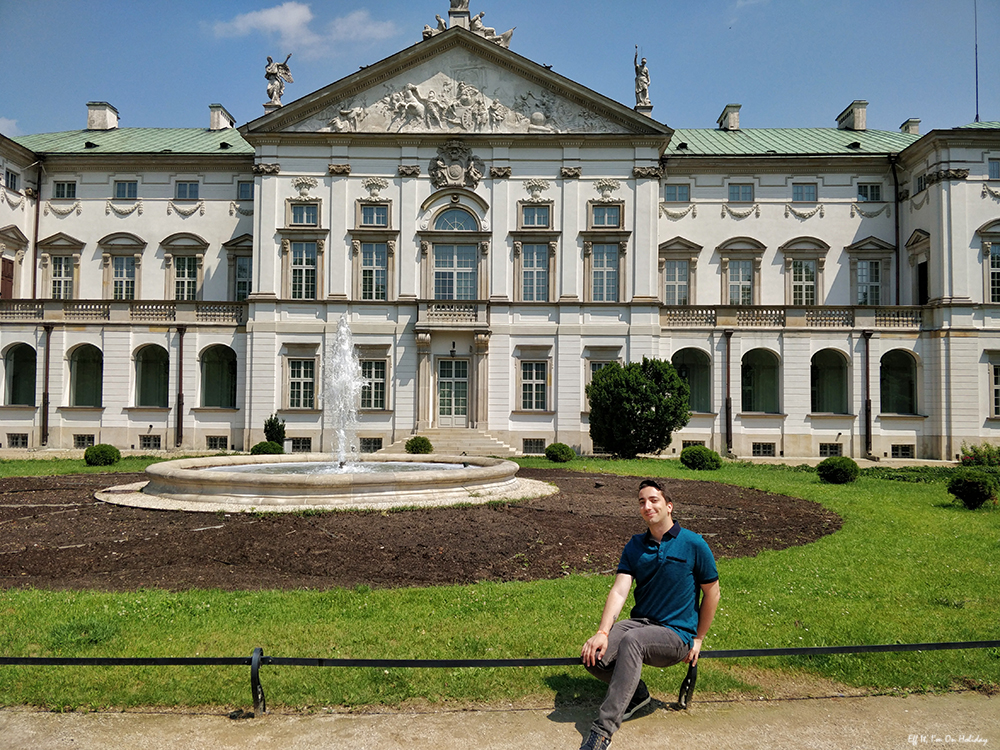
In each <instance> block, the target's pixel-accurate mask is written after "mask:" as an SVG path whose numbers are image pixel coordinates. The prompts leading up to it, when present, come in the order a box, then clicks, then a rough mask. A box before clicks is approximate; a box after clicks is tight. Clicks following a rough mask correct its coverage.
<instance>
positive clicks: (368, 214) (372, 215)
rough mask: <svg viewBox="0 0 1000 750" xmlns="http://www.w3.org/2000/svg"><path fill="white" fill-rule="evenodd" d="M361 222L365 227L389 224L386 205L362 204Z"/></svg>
mask: <svg viewBox="0 0 1000 750" xmlns="http://www.w3.org/2000/svg"><path fill="white" fill-rule="evenodd" d="M361 223H362V224H363V225H364V226H366V227H387V226H389V207H388V206H362V207H361Z"/></svg>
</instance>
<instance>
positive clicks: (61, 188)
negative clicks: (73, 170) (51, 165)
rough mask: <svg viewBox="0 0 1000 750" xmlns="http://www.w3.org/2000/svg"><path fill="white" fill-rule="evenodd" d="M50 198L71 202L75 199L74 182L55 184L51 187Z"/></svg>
mask: <svg viewBox="0 0 1000 750" xmlns="http://www.w3.org/2000/svg"><path fill="white" fill-rule="evenodd" d="M52 197H53V198H57V199H66V200H72V199H73V198H76V183H75V182H57V183H55V185H53V189H52Z"/></svg>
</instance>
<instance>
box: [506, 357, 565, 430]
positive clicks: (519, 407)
mask: <svg viewBox="0 0 1000 750" xmlns="http://www.w3.org/2000/svg"><path fill="white" fill-rule="evenodd" d="M525 362H541V363H544V365H545V408H544V409H525V408H524V404H523V401H522V398H523V394H522V386H523V385H524V380H523V373H522V368H521V365H522V364H523V363H525ZM514 366H515V367H516V368H517V373H516V375H517V377H516V378H515V381H516V382H515V384H514V387H515V391H514V403H513V406H514V408H513V409H511V414H512V415H513V414H521V415H526V414H530V415H543V414H544V415H554V414H555V413H556V410H555V408H554V407H555V404H553V403H552V397H553V390H552V382H553V380H554V378H553V370H552V367H553V359H552V347H551V346H525V345H521V346H518V347H516V348H515V350H514Z"/></svg>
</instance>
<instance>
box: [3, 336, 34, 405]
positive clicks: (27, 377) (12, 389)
mask: <svg viewBox="0 0 1000 750" xmlns="http://www.w3.org/2000/svg"><path fill="white" fill-rule="evenodd" d="M3 359H4V374H5V378H4V380H5V382H4V390H5V391H6V393H5V394H4V395H5V398H4V404H6V405H7V406H34V405H35V359H36V355H35V350H34V349H33V348H32V347H30V346H28V345H27V344H15V345H14V346H12V347H10V349H8V350H7V353H6V354H5V355H4V358H3Z"/></svg>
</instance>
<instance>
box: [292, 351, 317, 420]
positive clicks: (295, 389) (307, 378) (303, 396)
mask: <svg viewBox="0 0 1000 750" xmlns="http://www.w3.org/2000/svg"><path fill="white" fill-rule="evenodd" d="M288 407H289V408H290V409H315V408H316V360H314V359H290V360H288Z"/></svg>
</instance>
